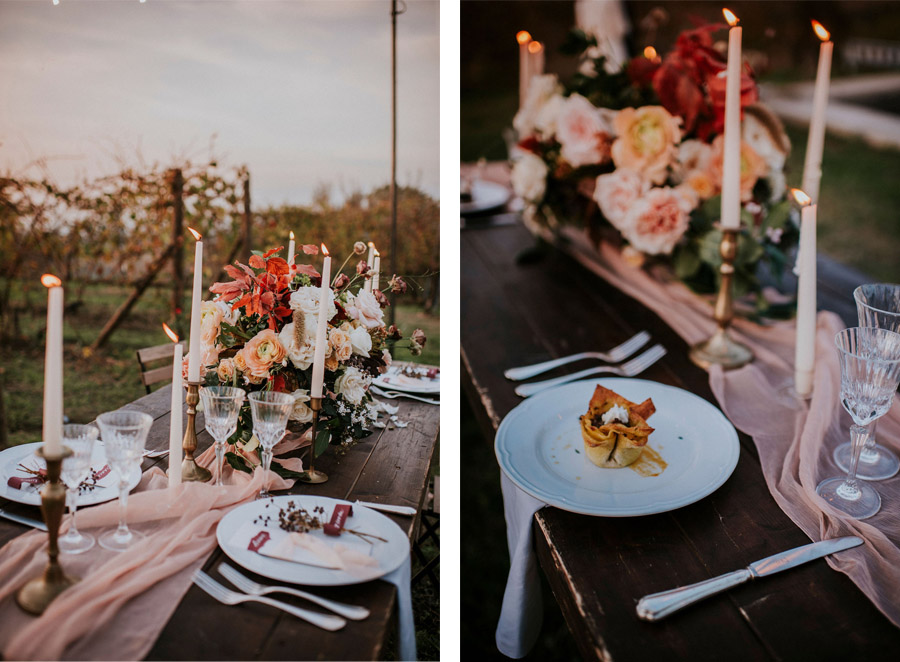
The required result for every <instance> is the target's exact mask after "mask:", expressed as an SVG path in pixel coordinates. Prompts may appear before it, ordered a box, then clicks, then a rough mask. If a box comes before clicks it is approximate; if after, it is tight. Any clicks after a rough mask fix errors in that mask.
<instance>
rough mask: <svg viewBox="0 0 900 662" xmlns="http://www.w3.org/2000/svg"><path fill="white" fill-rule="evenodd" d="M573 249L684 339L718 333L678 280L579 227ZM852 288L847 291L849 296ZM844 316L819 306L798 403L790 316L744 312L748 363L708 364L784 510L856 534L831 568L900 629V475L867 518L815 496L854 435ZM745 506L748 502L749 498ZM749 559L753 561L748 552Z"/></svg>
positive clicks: (815, 532)
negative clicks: (811, 366) (812, 360)
mask: <svg viewBox="0 0 900 662" xmlns="http://www.w3.org/2000/svg"><path fill="white" fill-rule="evenodd" d="M563 234H564V236H565V238H566V239H569V240H571V244H570V245H569V249H570V251H569V252H570V253H571V254H572V255H573V256H574V257H575V258H576V259H577V260H578V261H579V262H581V263H582V264H583V265H584V266H586V267H587V268H588V269H590V270H591V271H593V272H594V273H596V274H598V275H599V276H601V277H602V278H604V279H605V280H607V281H609V282H610V283H612V284H613V285H614V286H616V287H617V288H619V289H620V290H622V291H623V292H625V293H626V294H628V295H630V296H632V297H633V298H635V299H637V300H638V301H640V302H641V303H643V304H644V305H646V306H647V307H648V308H650V309H651V310H653V311H654V312H656V313H657V314H658V315H659V316H660V317H661V318H662V319H663V320H664V321H665V322H666V323H667V324H668V325H669V326H670V327H672V329H673V330H674V331H675V332H676V333H677V334H678V335H679V336H681V337H682V338H683V339H684V340H685V341H687V342H688V343H694V342H699V341H701V340H704V339H706V338H707V337H709V335H710V334H711V333H712V332H713V330H714V328H715V322H714V321H713V320H712V307H711V306H710V305H709V304H708V303H707V302H706V301H704V300H703V299H701V298H700V297H698V296H697V295H695V294H693V293H692V292H690V290H688V289H687V288H686V287H685V286H684V285H683V284H681V283H680V282H679V281H675V280H668V281H667V280H666V279H665V278H659V274H655V275H656V276H657V277H656V278H654V277H651V275H650V274H648V273H647V272H646V271H644V270H642V269H637V268H634V267H631V266H629V265H628V264H627V263H626V262H625V261H624V260H623V259H622V257H621V256H620V255H619V253H618V251H617V250H616V249H615V248H612V247H609V246H605V247H603V248H602V249H601V250H600V254H599V259H598V255H597V251H596V250H595V249H594V248H593V247H592V246H591V244H590V243H589V240H588V239H587V237H586V236H585V234H583V233H582V232H580V231H578V230H575V229H572V228H566V229H564V230H563ZM852 295H853V293H852V292H849V291H848V292H847V297H848V298H849V297H852ZM844 326H845V325H844V323H843V322H842V321H841V319H840V318H839V317H838V316H837V315H835V314H834V313H830V312H820V313H819V316H818V323H817V331H816V375H815V391H814V394H813V397H812V400H811V402H809V403H801V402H800V401H798V400H794V399H792V398H789V397H787V396H784V395H781V394H780V391H781V389H783V388H784V387H785V386H788V385H790V384H792V383H793V362H794V337H795V334H794V323H793V322H792V321H791V322H778V323H773V324H771V325H767V326H762V325H759V324H755V323H753V322H750V321H747V320H742V319H738V320H736V322H735V323H734V325H733V334H734V337H735V338H736V339H738V340H740V341H741V342H743V343H745V344H747V345H749V346H750V347H751V348H752V349H753V352H754V353H755V355H756V359H755V361H754V362H753V363H751V364H750V365H747V366H745V367H743V368H741V369H739V370H733V371H728V372H725V371H723V370H722V369H721V368H719V367H714V368H713V369H712V370H711V371H710V376H709V381H710V386H711V387H712V390H713V393H714V394H715V396H716V399H717V400H718V401H719V405H720V406H721V407H722V409H723V410H724V412H725V414H726V415H727V416H728V418H729V419H731V421H732V423H734V425H735V426H736V427H737V428H739V429H740V430H742V431H743V432H745V433H747V434H748V435H750V436H751V437H752V438H753V442H754V444H755V445H756V448H757V450H758V451H759V458H760V462H761V464H762V470H763V475H764V476H765V479H766V484H767V485H768V487H769V491H770V492H771V493H772V496H773V497H774V498H775V501H776V502H777V503H778V505H779V506H780V507H781V509H782V510H783V511H784V512H785V513H786V514H787V515H788V516H789V517H790V518H791V519H792V520H793V521H794V523H795V524H797V526H799V527H800V528H801V529H802V530H803V531H804V532H805V533H806V534H807V535H808V536H809V537H810V538H811V539H812V540H821V539H823V538H833V537H838V536H845V535H857V536H860V537H861V538H863V539H865V541H866V544H865V545H861V546H860V547H857V548H854V549H852V550H848V551H845V552H842V553H841V554H840V557H839V558H837V559H835V558H832V557H828V563H829V565H831V566H832V567H833V568H835V569H837V570H839V571H841V572H843V573H845V574H846V575H848V576H849V577H850V578H851V579H852V580H853V582H854V583H855V584H856V585H857V586H858V587H859V588H860V590H862V591H863V593H865V594H866V596H868V597H869V599H870V600H871V601H872V602H873V603H874V604H875V605H876V606H877V607H878V609H880V610H881V611H882V612H883V613H884V614H885V615H886V616H887V617H888V618H889V619H890V620H891V621H892V622H893V623H894V624H895V625H898V626H900V599H898V596H900V476H898V477H895V478H892V479H890V480H886V481H879V482H876V483H873V486H874V487H875V489H876V490H878V492H879V493H880V494H881V498H882V502H883V505H882V509H881V512H879V513H878V514H877V515H875V516H874V517H872V518H871V519H867V520H865V521H861V522H860V521H856V520H854V519H851V518H849V517H846V516H841V515H838V514H835V513H834V511H831V510H827V511H826V508H827V506H826V505H825V503H824V501H822V500H821V499H820V498H819V497H818V495H817V494H816V485H817V484H818V483H819V482H820V481H821V480H823V479H825V478H830V477H833V476H839V475H843V472H841V471H840V469H838V468H837V467H836V466H835V464H834V463H833V461H832V460H831V453H832V451H833V450H834V448H835V447H836V446H838V445H839V444H841V443H844V442H846V441H848V440H849V425H850V417H849V415H847V414H846V413H845V412H844V410H843V407H841V405H840V367H839V365H838V360H837V354H836V351H835V348H834V335H835V334H836V333H837V332H838V331H840V330H841V329H842V328H844ZM877 437H878V441H879V443H882V444H885V445H887V446H889V447H891V448H893V449H894V450H898V449H900V406H898V405H897V403H896V399H895V404H894V406H893V407H892V409H891V410H890V412H888V414H887V415H886V416H884V417H883V418H882V419H880V420H879V422H878V429H877ZM748 507H749V504H748ZM747 560H748V561H751V560H752V559H747Z"/></svg>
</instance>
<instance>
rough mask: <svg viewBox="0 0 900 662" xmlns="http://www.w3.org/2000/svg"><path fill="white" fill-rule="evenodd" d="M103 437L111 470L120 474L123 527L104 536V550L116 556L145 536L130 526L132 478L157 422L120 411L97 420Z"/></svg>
mask: <svg viewBox="0 0 900 662" xmlns="http://www.w3.org/2000/svg"><path fill="white" fill-rule="evenodd" d="M97 424H98V425H99V426H100V434H101V436H102V437H103V444H104V446H105V449H106V460H107V462H109V466H110V468H111V469H112V470H113V471H115V472H116V473H117V474H119V527H118V528H117V529H116V530H115V531H108V532H107V533H104V534H103V535H102V536H100V546H101V547H104V548H105V549H110V550H112V551H114V552H124V551H125V550H127V549H129V548H130V547H131V546H132V545H133V544H134V543H135V541H136V540H138V539H140V538H143V537H144V535H143V534H142V533H139V532H137V531H131V530H129V528H128V524H127V523H126V516H127V514H128V475H129V474H130V473H131V471H132V470H133V469H134V468H136V467H139V466H140V463H141V456H142V454H143V452H144V442H146V441H147V433H149V432H150V426H151V425H152V424H153V418H152V417H150V416H149V415H148V414H145V413H143V412H139V411H129V410H125V409H120V410H118V411H111V412H107V413H105V414H100V415H99V416H98V417H97Z"/></svg>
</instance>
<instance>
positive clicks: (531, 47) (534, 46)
mask: <svg viewBox="0 0 900 662" xmlns="http://www.w3.org/2000/svg"><path fill="white" fill-rule="evenodd" d="M542 50H544V45H543V44H542V43H541V42H539V41H532V42H531V43H530V44H528V52H529V53H540V52H541V51H542Z"/></svg>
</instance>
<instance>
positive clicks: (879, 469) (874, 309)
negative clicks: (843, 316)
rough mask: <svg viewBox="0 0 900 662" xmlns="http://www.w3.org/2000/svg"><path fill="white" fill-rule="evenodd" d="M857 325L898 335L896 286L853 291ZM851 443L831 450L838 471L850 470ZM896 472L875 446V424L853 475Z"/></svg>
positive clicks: (891, 456)
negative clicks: (885, 330)
mask: <svg viewBox="0 0 900 662" xmlns="http://www.w3.org/2000/svg"><path fill="white" fill-rule="evenodd" d="M853 299H854V300H855V301H856V313H857V315H858V316H859V325H860V326H876V327H878V328H880V329H888V330H889V331H893V332H895V333H900V285H892V284H889V283H870V284H868V285H860V286H859V287H857V288H856V289H855V290H854V291H853ZM851 446H852V444H841V445H840V446H838V447H837V448H835V449H834V455H833V457H834V462H835V464H837V465H838V467H840V468H841V470H842V471H847V469H849V468H850V456H851V452H850V451H851ZM897 471H900V458H898V457H897V454H896V453H894V452H893V451H891V450H890V449H888V448H886V447H885V446H884V445H883V444H877V443H875V423H873V424H872V426H871V428H870V430H869V436H868V437H867V438H866V443H865V445H864V446H863V449H862V452H860V454H859V467H858V468H857V471H856V475H857V476H858V477H859V478H862V479H864V480H884V479H885V478H890V477H891V476H894V475H896V473H897Z"/></svg>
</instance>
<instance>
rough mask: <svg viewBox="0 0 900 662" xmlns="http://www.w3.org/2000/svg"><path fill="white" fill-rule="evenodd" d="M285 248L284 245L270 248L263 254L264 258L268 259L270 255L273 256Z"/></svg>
mask: <svg viewBox="0 0 900 662" xmlns="http://www.w3.org/2000/svg"><path fill="white" fill-rule="evenodd" d="M283 248H284V246H279V247H278V248H270V249H269V250H267V251H266V252H265V253H264V254H263V259H264V260H266V259H268V258H269V257H271V256H272V255H275V253H277V252H278V251H280V250H282V249H283Z"/></svg>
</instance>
